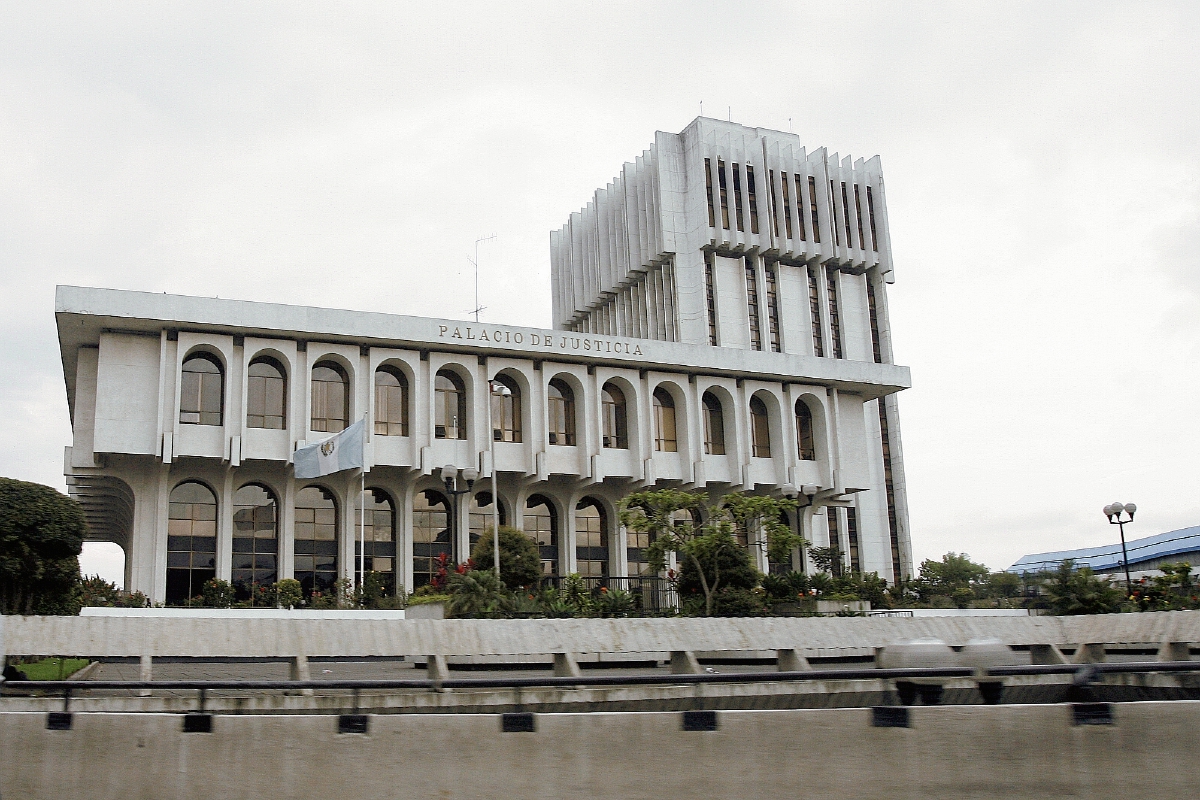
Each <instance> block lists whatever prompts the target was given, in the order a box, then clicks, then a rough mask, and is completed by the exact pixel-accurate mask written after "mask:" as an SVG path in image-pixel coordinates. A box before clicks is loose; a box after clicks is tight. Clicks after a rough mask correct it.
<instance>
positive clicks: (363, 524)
mask: <svg viewBox="0 0 1200 800" xmlns="http://www.w3.org/2000/svg"><path fill="white" fill-rule="evenodd" d="M362 441H363V459H362V462H363V465H362V470H361V472H362V491H361V492H360V493H359V495H358V501H359V514H358V543H359V544H358V547H359V550H358V583H359V585H358V589H359V592H358V594H359V597H362V594H363V592H362V589H363V586H364V585H365V584H366V582H367V415H366V414H363V439H362Z"/></svg>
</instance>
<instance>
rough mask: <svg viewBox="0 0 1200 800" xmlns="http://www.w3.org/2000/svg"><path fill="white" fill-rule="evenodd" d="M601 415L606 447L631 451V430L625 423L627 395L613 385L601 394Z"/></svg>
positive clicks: (609, 384) (607, 384) (608, 385)
mask: <svg viewBox="0 0 1200 800" xmlns="http://www.w3.org/2000/svg"><path fill="white" fill-rule="evenodd" d="M600 413H601V414H602V415H603V417H604V441H603V444H604V446H605V447H612V448H616V449H617V450H628V449H629V428H628V426H627V425H626V423H625V394H624V393H623V392H622V391H621V390H620V389H618V388H617V387H616V386H614V385H613V384H611V383H606V384H604V389H603V390H602V391H601V392H600Z"/></svg>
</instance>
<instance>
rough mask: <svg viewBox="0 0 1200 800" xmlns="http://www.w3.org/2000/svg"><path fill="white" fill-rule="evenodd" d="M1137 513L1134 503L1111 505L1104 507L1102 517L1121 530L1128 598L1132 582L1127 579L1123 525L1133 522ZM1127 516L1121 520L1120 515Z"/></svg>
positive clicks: (1131, 592)
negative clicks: (1127, 516) (1127, 517)
mask: <svg viewBox="0 0 1200 800" xmlns="http://www.w3.org/2000/svg"><path fill="white" fill-rule="evenodd" d="M1135 512H1137V505H1136V504H1134V503H1113V504H1112V505H1107V506H1105V507H1104V516H1106V517H1108V524H1109V525H1119V526H1120V528H1121V558H1122V560H1123V561H1124V562H1125V595H1126V596H1127V597H1128V596H1130V595H1132V594H1133V581H1132V580H1130V579H1129V551H1128V550H1126V549H1125V523H1127V522H1133V515H1134V513H1135ZM1122 513H1125V514H1128V515H1129V519H1121V514H1122Z"/></svg>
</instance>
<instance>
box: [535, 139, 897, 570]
mask: <svg viewBox="0 0 1200 800" xmlns="http://www.w3.org/2000/svg"><path fill="white" fill-rule="evenodd" d="M550 246H551V287H552V296H553V304H554V308H553V318H554V326H555V328H558V329H560V330H567V331H575V332H580V333H594V334H601V335H612V336H633V337H639V338H646V339H658V340H663V341H670V342H681V343H686V344H693V345H708V346H712V347H720V348H730V349H735V350H758V351H763V352H764V353H780V354H794V355H801V356H808V357H812V358H821V359H846V360H850V361H866V362H873V363H878V364H892V363H894V361H893V356H892V340H891V329H890V326H889V324H888V306H887V285H888V284H891V283H893V282H894V281H895V273H894V271H893V267H892V253H891V239H890V237H889V235H888V221H887V207H886V203H885V200H884V185H883V172H882V167H881V163H880V159H879V157H878V156H875V157H874V158H871V159H870V160H867V161H864V160H863V159H861V158H860V159H858V160H853V159H852V158H851V157H850V156H846V157H845V158H839V156H838V154H837V153H832V154H831V153H828V152H827V151H826V149H825V148H824V147H822V148H819V149H817V150H814V151H813V152H811V153H810V152H808V151H807V150H806V149H805V148H804V147H803V146H802V145H801V144H800V139H799V137H798V136H796V135H795V134H791V133H783V132H780V131H773V130H767V129H763V128H750V127H746V126H744V125H740V124H737V123H733V122H724V121H720V120H715V119H708V118H705V117H698V118H696V119H695V120H693V121H692V123H691V124H690V125H688V126H687V127H686V128H685V129H684V130H683V131H682V132H680V133H678V134H673V133H664V132H662V131H659V132H657V133H656V134H655V139H654V144H652V145H651V146H650V148H649V149H648V150H646V151H644V152H643V153H642V154H641V155H640V156H639V157H637V158H636V159H635V160H634V161H633V162H627V163H626V164H625V165H624V166H623V167H622V169H621V172H620V174H618V175H617V176H616V177H615V178H614V179H613V180H612V182H611V183H609V184H608V185H607V186H606V187H604V188H602V189H597V190H596V193H595V195H594V197H593V199H592V201H591V202H589V203H588V204H587V206H586V207H585V208H583V209H582V210H581V211H578V212H575V213H573V214H571V216H570V218H569V219H568V221H567V223H566V224H565V225H564V226H563V227H562V228H561V229H559V230H557V231H554V232H552V233H551V235H550ZM798 377H800V376H798ZM865 407H866V408H867V413H868V414H869V415H870V416H871V417H872V423H873V424H871V425H869V427H868V430H869V431H870V433H871V435H872V436H873V437H877V439H876V447H877V450H878V452H879V453H880V460H879V461H880V463H879V464H878V465H877V467H878V473H879V478H880V483H881V484H882V486H881V488H882V489H883V490H884V494H885V495H886V507H887V526H888V533H889V536H890V541H891V562H892V575H891V576H889V577H891V579H892V580H899V579H900V578H902V577H908V576H910V575H911V574H912V571H913V565H912V555H911V545H910V540H909V531H908V504H907V499H906V493H905V483H904V468H903V456H902V450H901V446H900V423H899V415H898V410H897V404H896V396H895V394H888V395H886V396H883V397H881V398H878V399H874V400H869V401H868V402H867V403H865ZM835 483H837V481H835ZM843 536H844V534H843ZM848 546H850V547H852V546H853V543H852V542H850V543H848Z"/></svg>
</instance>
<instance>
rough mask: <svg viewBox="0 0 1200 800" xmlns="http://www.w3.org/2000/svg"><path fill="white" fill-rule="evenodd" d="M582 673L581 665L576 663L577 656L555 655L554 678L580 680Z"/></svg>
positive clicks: (567, 654)
mask: <svg viewBox="0 0 1200 800" xmlns="http://www.w3.org/2000/svg"><path fill="white" fill-rule="evenodd" d="M580 675H581V673H580V671H579V663H578V662H576V661H575V656H574V655H573V654H571V653H555V654H554V677H556V678H578V677H580Z"/></svg>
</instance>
